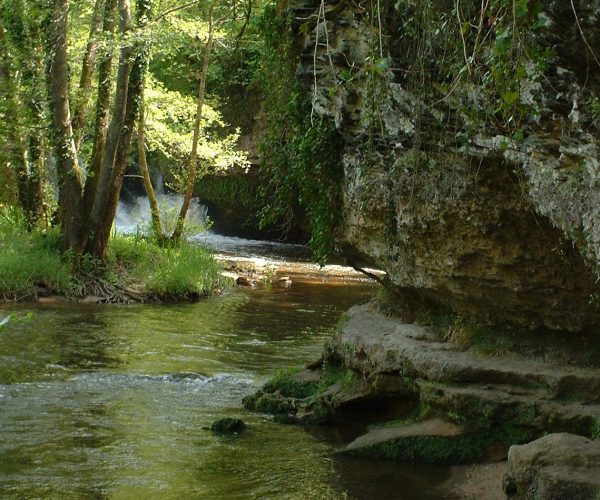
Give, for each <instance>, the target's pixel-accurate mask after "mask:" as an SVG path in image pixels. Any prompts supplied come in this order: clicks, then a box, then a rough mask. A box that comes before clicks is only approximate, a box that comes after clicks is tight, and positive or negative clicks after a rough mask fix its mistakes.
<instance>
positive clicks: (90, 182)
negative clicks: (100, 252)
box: [82, 0, 117, 248]
mask: <svg viewBox="0 0 600 500" xmlns="http://www.w3.org/2000/svg"><path fill="white" fill-rule="evenodd" d="M116 13H117V0H106V4H105V5H104V22H103V32H104V35H105V38H106V39H107V40H108V42H109V44H112V42H113V41H114V38H115V37H114V33H115V28H116ZM112 69H113V50H112V47H109V50H108V51H107V52H106V53H105V54H104V56H103V57H102V59H101V60H100V63H99V65H98V99H97V104H96V121H95V125H94V130H95V133H94V145H93V148H92V156H91V158H90V163H89V167H88V172H87V177H86V180H85V192H84V196H83V213H84V220H85V222H84V232H83V240H82V247H83V248H85V247H86V245H87V240H88V238H89V236H90V234H91V217H92V207H93V205H94V199H95V196H96V189H97V187H98V180H99V178H100V171H101V168H102V160H103V158H104V150H105V147H106V136H107V131H108V123H109V118H110V97H111V91H112V83H113V80H112Z"/></svg>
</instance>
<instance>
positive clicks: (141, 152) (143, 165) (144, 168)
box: [138, 89, 164, 242]
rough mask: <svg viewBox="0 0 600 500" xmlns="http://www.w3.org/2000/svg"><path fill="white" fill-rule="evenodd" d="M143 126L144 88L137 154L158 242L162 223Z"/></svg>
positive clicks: (144, 110) (144, 113)
mask: <svg viewBox="0 0 600 500" xmlns="http://www.w3.org/2000/svg"><path fill="white" fill-rule="evenodd" d="M145 127H146V106H145V104H144V90H143V89H142V95H141V96H140V117H139V119H138V156H139V160H140V171H141V172H142V177H143V178H144V187H145V189H146V194H147V196H148V201H149V202H150V213H151V215H152V231H153V232H154V237H155V238H156V240H157V241H158V242H161V241H162V240H163V238H164V235H163V232H162V225H161V223H160V209H159V208H158V201H157V199H156V193H155V192H154V187H153V186H152V179H151V178H150V172H149V171H148V161H147V159H146V144H145V142H146V138H145Z"/></svg>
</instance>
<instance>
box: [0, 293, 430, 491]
mask: <svg viewBox="0 0 600 500" xmlns="http://www.w3.org/2000/svg"><path fill="white" fill-rule="evenodd" d="M373 290H374V289H373V287H372V286H367V285H347V286H339V285H336V286H329V285H327V284H320V285H319V284H303V283H296V282H295V283H294V286H292V287H291V288H288V289H284V288H277V287H273V288H271V289H262V290H248V291H243V292H236V293H232V294H230V295H227V296H224V297H215V298H212V299H209V300H206V301H203V302H200V303H198V304H191V305H175V306H148V305H139V306H127V307H118V306H85V307H84V306H73V305H70V306H60V307H46V308H42V307H37V308H35V309H34V317H33V319H32V321H30V322H21V323H15V324H14V325H11V327H10V328H7V329H6V331H4V332H3V333H2V343H1V344H0V360H1V365H0V384H2V385H0V494H1V495H2V496H3V497H14V498H123V499H134V498H135V499H137V498H215V499H224V498H227V499H229V498H324V499H326V498H344V497H349V498H377V497H380V495H381V491H382V490H381V488H382V484H381V482H379V481H374V482H373V485H372V486H368V487H367V488H366V491H362V489H363V488H364V487H365V486H364V484H362V485H361V486H360V487H359V486H353V485H352V480H351V478H352V477H354V476H355V474H354V473H353V472H352V470H355V469H356V467H357V466H356V465H355V464H356V463H358V464H359V466H358V467H363V468H364V462H363V463H362V465H360V462H352V465H350V466H348V465H344V463H343V462H339V461H338V460H337V459H336V460H334V459H333V458H332V455H331V450H330V447H329V446H328V445H327V444H325V442H324V441H323V440H322V439H319V438H317V437H313V436H311V434H309V433H307V432H306V431H305V430H304V429H302V428H298V427H289V426H281V425H276V424H274V423H272V422H270V421H269V420H268V419H266V418H263V417H262V416H260V415H250V414H245V413H243V411H242V410H241V409H240V401H241V398H242V397H243V396H244V395H246V394H249V393H251V392H252V391H254V390H256V388H257V387H258V386H259V385H260V384H261V383H262V382H264V380H265V379H266V378H267V377H269V376H272V375H273V374H274V373H275V372H276V371H278V370H281V369H285V368H288V367H289V366H293V365H301V364H303V363H306V362H308V361H312V360H314V359H316V357H317V356H318V355H319V353H320V351H321V349H322V344H323V341H324V340H325V338H326V337H328V336H329V335H331V333H332V332H333V328H334V325H335V324H336V322H337V320H338V318H339V315H340V313H341V312H342V311H343V310H345V309H347V308H348V307H350V306H351V305H353V304H355V303H357V302H361V301H365V300H366V299H368V298H369V296H370V295H371V294H372V292H373ZM224 416H234V417H235V416H242V417H243V418H244V420H246V421H247V423H248V424H249V425H250V430H249V431H248V432H247V433H246V434H243V435H241V436H238V437H230V438H224V437H218V436H215V435H213V434H212V433H211V432H209V431H207V430H206V427H208V426H210V424H211V423H212V422H213V421H214V420H216V419H218V418H221V417H224ZM427 474H428V475H427V477H428V478H429V480H430V482H432V483H435V482H438V481H439V480H440V479H441V478H437V479H435V480H433V475H432V473H429V472H428V473H427ZM438 475H439V474H438ZM391 477H392V479H389V478H388V479H387V480H386V481H387V482H385V483H384V484H383V488H384V489H385V488H387V484H388V483H390V482H393V475H392V476H391ZM390 487H392V488H393V486H390ZM353 491H356V492H357V493H356V494H354V493H353ZM432 491H434V490H432ZM365 495H366V496H365ZM371 495H375V496H371ZM430 498H433V497H430Z"/></svg>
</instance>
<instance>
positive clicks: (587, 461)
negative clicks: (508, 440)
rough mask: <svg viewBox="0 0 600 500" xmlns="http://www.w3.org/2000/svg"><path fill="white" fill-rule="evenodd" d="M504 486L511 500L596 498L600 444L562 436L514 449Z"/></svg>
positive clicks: (575, 437) (580, 499) (598, 479)
mask: <svg viewBox="0 0 600 500" xmlns="http://www.w3.org/2000/svg"><path fill="white" fill-rule="evenodd" d="M503 487H504V491H505V493H506V495H507V496H508V497H509V498H511V499H536V500H565V499H569V500H588V499H590V500H591V499H596V498H598V497H599V495H600V441H596V440H591V439H588V438H585V437H583V436H576V435H574V434H567V433H558V434H549V435H547V436H544V437H542V438H540V439H537V440H536V441H533V442H531V443H529V444H525V445H521V446H511V447H510V450H509V452H508V471H507V473H506V475H505V477H504V482H503Z"/></svg>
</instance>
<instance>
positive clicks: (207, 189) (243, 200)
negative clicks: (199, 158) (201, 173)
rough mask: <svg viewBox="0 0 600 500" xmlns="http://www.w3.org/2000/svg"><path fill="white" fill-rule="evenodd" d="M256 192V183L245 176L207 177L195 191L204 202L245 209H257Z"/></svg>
mask: <svg viewBox="0 0 600 500" xmlns="http://www.w3.org/2000/svg"><path fill="white" fill-rule="evenodd" d="M256 191H257V186H256V183H254V182H253V181H252V179H251V178H248V177H247V176H244V175H224V176H216V175H215V176H205V177H203V178H202V179H201V180H200V181H199V182H197V187H196V189H195V190H194V192H195V193H197V194H198V196H199V197H200V199H201V200H202V201H203V202H206V203H215V204H220V205H224V206H226V207H232V208H233V207H241V208H244V209H252V208H256V207H257V199H256V196H257V193H256Z"/></svg>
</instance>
